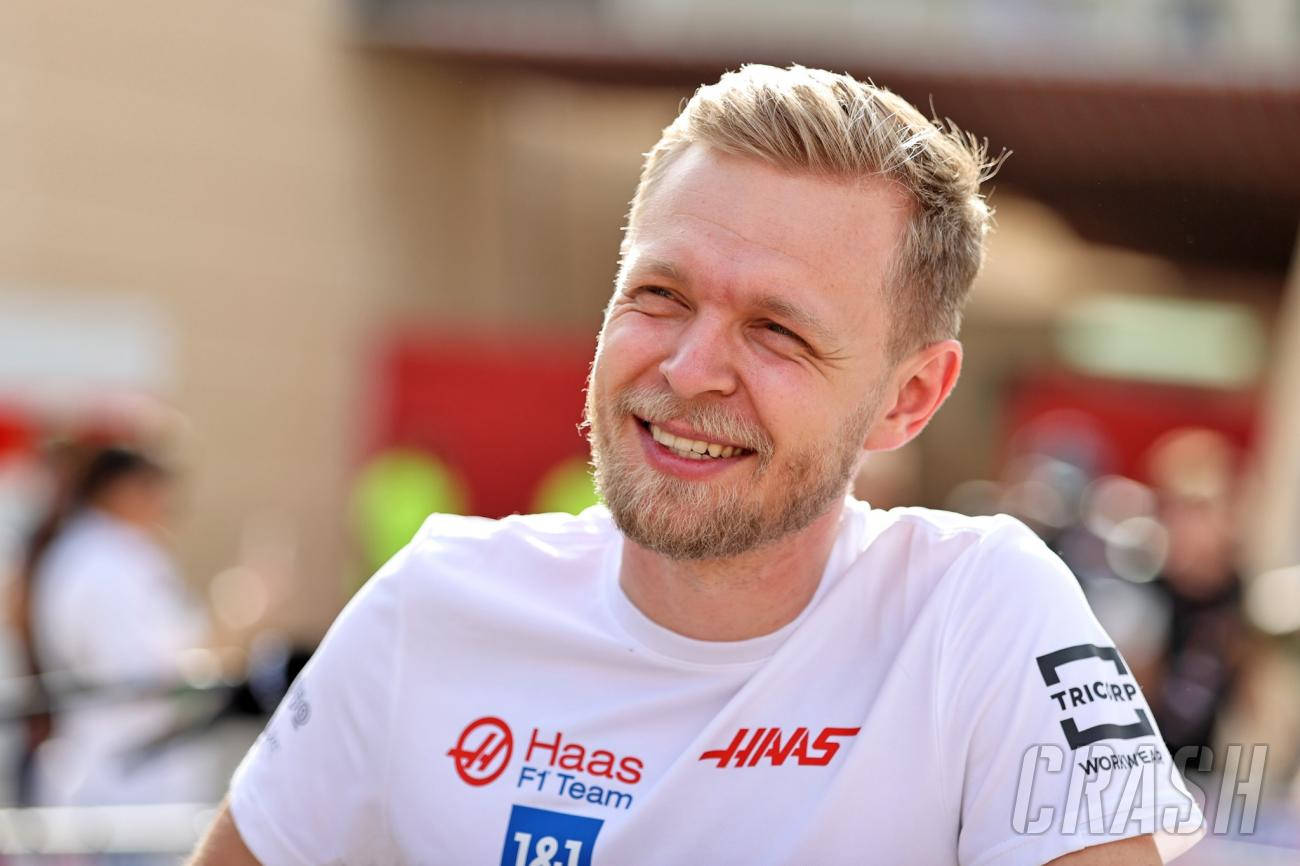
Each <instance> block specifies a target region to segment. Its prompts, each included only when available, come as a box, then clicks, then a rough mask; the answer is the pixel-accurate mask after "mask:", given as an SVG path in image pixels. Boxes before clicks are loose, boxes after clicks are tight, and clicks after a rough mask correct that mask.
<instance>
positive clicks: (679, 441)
mask: <svg viewBox="0 0 1300 866" xmlns="http://www.w3.org/2000/svg"><path fill="white" fill-rule="evenodd" d="M650 435H651V436H652V437H653V438H654V440H655V441H656V442H658V443H659V444H660V445H663V446H664V447H665V448H671V449H672V450H673V452H674V453H676V454H678V455H679V456H681V457H689V458H690V459H692V460H711V459H713V458H715V457H734V456H735V455H737V454H739V453H741V451H742V450H743V449H741V448H736V447H734V446H732V445H721V444H719V443H717V442H702V441H700V440H699V439H687V438H685V437H682V436H674V435H673V434H671V433H669V432H668V431H667V430H663V429H661V428H660V427H658V426H656V425H654V424H651V425H650Z"/></svg>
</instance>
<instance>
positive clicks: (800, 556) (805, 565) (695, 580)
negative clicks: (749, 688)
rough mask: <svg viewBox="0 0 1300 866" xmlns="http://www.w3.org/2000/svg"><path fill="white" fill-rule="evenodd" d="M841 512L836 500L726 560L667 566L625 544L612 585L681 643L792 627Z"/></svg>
mask: <svg viewBox="0 0 1300 866" xmlns="http://www.w3.org/2000/svg"><path fill="white" fill-rule="evenodd" d="M843 512H844V500H843V499H837V500H836V501H835V504H834V505H832V506H831V507H830V508H829V509H828V510H827V511H826V513H825V514H823V515H822V516H821V517H819V518H817V519H816V520H814V521H813V522H812V523H811V524H809V525H808V526H807V527H805V528H804V529H802V530H800V531H799V532H795V533H792V534H790V535H789V536H786V537H785V538H782V539H780V540H778V541H775V542H773V543H771V544H768V545H765V546H763V547H761V548H759V549H757V550H753V551H750V552H748V553H745V554H742V555H740V556H737V557H733V558H730V559H701V560H674V559H668V558H667V557H664V556H662V555H660V554H658V553H655V552H654V551H652V550H648V549H647V548H644V547H642V546H640V545H638V544H636V543H634V542H633V541H631V540H628V541H627V542H626V543H625V544H624V545H623V560H622V564H621V569H620V571H619V583H620V585H621V586H622V587H623V592H624V593H626V594H627V597H628V599H629V600H630V601H631V602H632V603H633V604H634V605H636V606H637V608H638V609H640V611H641V612H642V613H644V614H645V615H646V616H647V617H649V618H650V619H652V620H654V621H655V622H656V623H658V624H659V625H661V626H663V627H664V628H667V629H671V630H672V631H675V632H677V633H678V634H680V635H683V636H685V637H689V638H694V639H696V640H712V641H735V640H747V639H749V638H754V637H761V636H762V635H765V634H770V633H772V632H774V631H776V630H777V629H779V628H781V627H782V626H784V625H786V624H788V623H790V622H792V621H793V620H794V619H795V617H797V616H798V615H799V613H800V612H801V611H802V610H803V609H804V608H805V607H807V606H808V602H809V601H811V600H812V597H813V594H814V593H815V592H816V591H817V586H818V584H819V583H820V582H821V576H822V572H823V571H824V570H825V569H826V560H827V559H828V558H829V557H830V554H831V548H832V547H833V546H834V544H835V536H836V533H837V530H838V528H839V521H840V515H841V514H842V513H843Z"/></svg>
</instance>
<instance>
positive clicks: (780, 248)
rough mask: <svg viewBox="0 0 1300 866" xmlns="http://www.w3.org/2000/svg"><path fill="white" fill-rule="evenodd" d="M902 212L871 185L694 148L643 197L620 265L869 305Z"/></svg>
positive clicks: (882, 188) (894, 199)
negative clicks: (667, 269)
mask: <svg viewBox="0 0 1300 866" xmlns="http://www.w3.org/2000/svg"><path fill="white" fill-rule="evenodd" d="M909 212H910V208H909V203H908V199H907V197H906V195H905V194H904V193H903V192H902V191H901V190H900V189H899V188H898V187H897V186H895V185H894V184H891V183H889V182H887V181H884V180H882V179H879V178H863V179H857V180H844V179H838V178H835V179H831V178H821V177H817V176H814V175H811V174H808V173H797V172H789V171H785V170H782V169H779V168H776V167H773V166H771V165H768V164H766V163H763V162H760V161H758V160H756V159H750V158H743V157H737V156H732V155H729V154H724V153H720V152H718V151H716V150H713V149H711V148H708V147H706V146H703V145H699V144H696V145H692V146H691V147H690V148H688V149H687V150H686V151H685V152H683V153H682V154H680V155H679V156H678V157H677V159H676V160H675V161H674V162H673V163H672V164H671V165H669V166H668V168H667V170H666V171H665V172H664V174H663V176H662V177H661V178H660V179H659V181H658V183H656V184H655V185H654V186H653V187H652V188H651V189H649V190H648V191H647V193H646V195H645V196H644V198H643V200H642V202H641V206H640V209H639V212H638V214H637V220H636V223H635V224H634V226H633V227H632V228H633V232H632V235H631V237H630V239H629V246H628V250H627V253H628V256H627V260H626V264H627V266H628V267H629V268H631V269H637V268H642V269H644V268H653V269H655V270H660V271H662V270H664V269H665V267H666V266H669V265H671V266H673V267H675V268H676V269H677V271H678V272H679V274H678V276H683V277H685V276H689V277H692V278H696V279H704V280H709V281H710V282H712V283H714V284H727V285H731V286H734V287H736V288H738V289H739V288H749V287H754V288H761V289H762V290H763V291H765V292H770V291H773V290H793V291H799V292H809V291H811V292H814V293H816V294H819V295H822V296H824V299H825V300H827V301H841V300H844V301H847V300H848V299H849V298H851V297H854V296H856V297H857V298H858V299H860V300H865V301H870V300H874V299H879V298H880V297H881V296H880V294H879V291H880V288H881V285H882V282H883V279H884V276H885V274H886V272H887V270H888V266H889V264H890V262H891V260H892V257H893V255H894V254H895V251H896V250H897V248H898V246H899V244H900V242H901V239H902V236H903V229H904V227H905V225H906V221H907V218H908V216H909ZM670 276H671V274H670ZM864 290H866V291H864Z"/></svg>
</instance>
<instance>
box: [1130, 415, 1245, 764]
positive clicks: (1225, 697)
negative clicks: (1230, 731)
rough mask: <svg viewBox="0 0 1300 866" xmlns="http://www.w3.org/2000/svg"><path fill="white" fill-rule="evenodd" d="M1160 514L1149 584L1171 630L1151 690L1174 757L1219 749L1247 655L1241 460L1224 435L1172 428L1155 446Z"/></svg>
mask: <svg viewBox="0 0 1300 866" xmlns="http://www.w3.org/2000/svg"><path fill="white" fill-rule="evenodd" d="M1149 463H1150V475H1151V480H1152V484H1153V486H1154V489H1155V491H1156V495H1157V502H1158V505H1157V516H1158V519H1159V521H1160V523H1161V524H1162V525H1163V526H1164V527H1165V531H1166V532H1167V533H1168V543H1167V553H1166V555H1165V561H1164V567H1163V568H1162V569H1161V570H1160V574H1159V576H1158V578H1157V580H1156V581H1155V582H1154V583H1153V584H1152V586H1153V588H1154V589H1156V590H1157V591H1158V592H1160V593H1161V595H1162V596H1163V597H1164V598H1165V599H1166V602H1167V609H1168V611H1169V622H1168V627H1167V628H1166V629H1165V635H1166V637H1165V641H1164V646H1163V647H1162V652H1161V656H1160V659H1159V662H1158V665H1157V667H1156V670H1155V672H1154V675H1153V683H1152V686H1151V688H1150V689H1149V691H1148V694H1149V695H1150V698H1151V707H1152V709H1153V710H1154V711H1155V714H1156V718H1157V720H1159V722H1160V729H1161V731H1162V732H1163V733H1164V736H1165V742H1167V743H1168V744H1169V748H1170V751H1177V750H1178V748H1180V747H1182V746H1213V745H1215V731H1216V721H1217V718H1218V716H1219V714H1220V713H1221V711H1222V710H1223V708H1224V707H1225V705H1226V704H1227V703H1228V701H1229V700H1230V697H1231V692H1232V688H1233V685H1234V683H1235V681H1236V677H1237V672H1238V670H1239V667H1240V662H1241V659H1242V656H1243V654H1244V651H1245V647H1246V641H1247V628H1246V623H1245V619H1244V618H1243V615H1242V607H1241V604H1242V585H1241V578H1240V575H1239V574H1238V571H1237V556H1238V553H1239V551H1238V526H1237V513H1236V507H1235V499H1236V492H1237V491H1236V488H1237V466H1236V463H1237V456H1236V454H1235V449H1233V447H1232V445H1231V444H1230V443H1229V442H1228V441H1227V439H1225V438H1224V437H1223V436H1222V435H1221V434H1218V433H1215V432H1214V431H1211V430H1204V429H1191V430H1177V431H1174V432H1172V433H1170V434H1167V435H1166V436H1165V437H1164V438H1162V439H1161V440H1160V441H1158V442H1157V443H1156V444H1155V445H1153V446H1152V449H1151V453H1150V457H1149Z"/></svg>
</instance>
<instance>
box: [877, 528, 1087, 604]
mask: <svg viewBox="0 0 1300 866" xmlns="http://www.w3.org/2000/svg"><path fill="white" fill-rule="evenodd" d="M865 508H866V506H865V505H862V504H860V503H854V507H853V511H854V514H855V519H856V520H857V522H858V523H859V526H860V527H862V530H860V538H861V540H860V541H859V545H860V547H861V548H862V550H863V551H864V553H871V554H872V555H873V558H874V559H875V561H876V562H877V563H879V562H881V561H884V562H887V563H892V564H893V565H894V567H893V568H892V569H891V570H894V571H897V572H900V573H902V574H905V575H906V579H907V581H908V582H909V583H912V584H913V585H914V586H915V585H916V584H917V583H919V582H923V583H925V584H927V585H928V586H929V587H931V591H932V592H933V593H935V594H936V595H938V596H947V597H948V598H949V600H950V602H951V603H952V604H954V605H961V606H963V607H965V608H966V609H970V608H971V607H980V606H983V605H989V604H1005V603H1007V602H1008V601H1010V602H1012V603H1013V604H1016V605H1023V604H1028V603H1030V602H1031V601H1032V600H1043V601H1045V600H1052V599H1055V600H1058V601H1059V600H1065V601H1068V602H1069V603H1071V604H1074V603H1076V602H1077V603H1079V604H1086V603H1085V602H1084V601H1083V594H1082V592H1081V591H1080V589H1079V587H1078V583H1077V581H1076V580H1075V579H1074V576H1073V575H1072V574H1071V573H1070V571H1069V569H1068V568H1067V567H1066V566H1065V564H1064V563H1063V562H1062V561H1061V560H1060V558H1059V557H1058V556H1057V555H1056V554H1055V553H1053V552H1052V551H1051V550H1050V549H1049V548H1048V547H1047V545H1046V544H1044V543H1043V541H1042V540H1041V539H1039V537H1038V536H1037V535H1035V534H1034V533H1033V531H1032V530H1030V529H1029V527H1027V526H1025V524H1023V523H1021V522H1020V521H1019V520H1017V519H1015V518H1014V517H1010V516H1008V515H1005V514H998V515H992V516H981V517H968V516H966V515H963V514H955V513H953V512H949V511H939V510H935V509H929V508H894V509H891V510H889V511H874V512H870V513H866V512H865Z"/></svg>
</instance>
